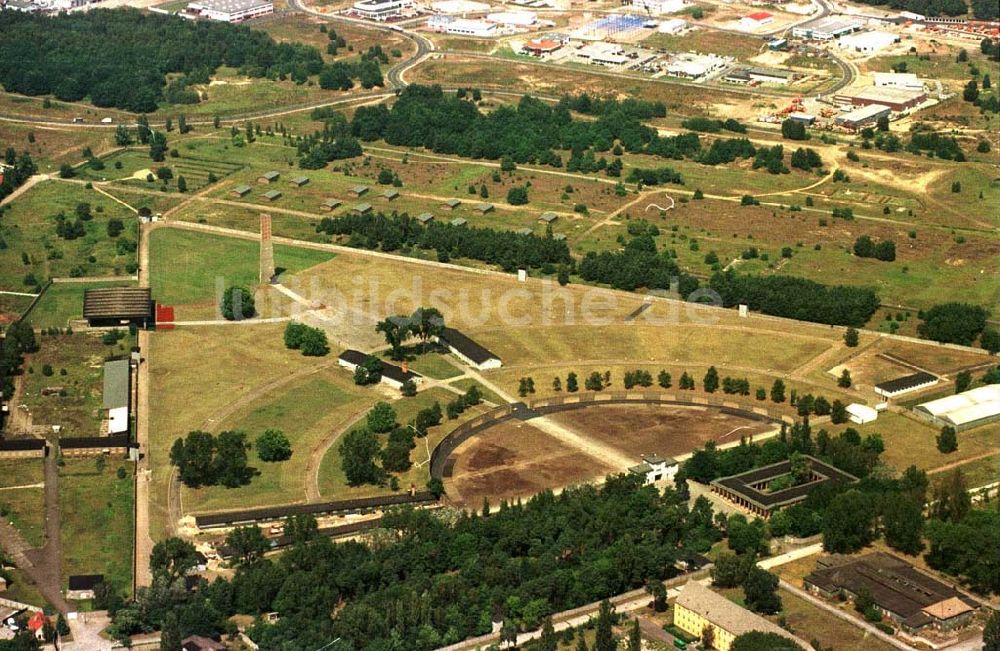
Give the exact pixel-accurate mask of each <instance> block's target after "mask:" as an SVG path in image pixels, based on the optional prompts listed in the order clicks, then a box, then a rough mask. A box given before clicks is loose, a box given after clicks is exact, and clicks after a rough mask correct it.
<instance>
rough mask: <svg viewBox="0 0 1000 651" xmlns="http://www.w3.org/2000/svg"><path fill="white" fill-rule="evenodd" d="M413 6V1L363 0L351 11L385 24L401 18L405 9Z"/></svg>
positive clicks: (356, 3)
mask: <svg viewBox="0 0 1000 651" xmlns="http://www.w3.org/2000/svg"><path fill="white" fill-rule="evenodd" d="M412 6H413V0H361V1H360V2H355V3H354V6H353V7H352V8H351V10H352V11H353V12H354V13H356V14H357V15H359V16H361V17H362V18H367V19H368V20H374V21H378V22H385V21H387V20H390V19H392V18H399V17H400V16H402V15H403V11H404V10H405V9H409V8H410V7H412Z"/></svg>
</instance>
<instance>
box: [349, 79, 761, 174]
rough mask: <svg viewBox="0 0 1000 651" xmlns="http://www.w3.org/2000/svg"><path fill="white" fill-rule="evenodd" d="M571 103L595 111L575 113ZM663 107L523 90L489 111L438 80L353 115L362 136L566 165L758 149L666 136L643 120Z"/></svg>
mask: <svg viewBox="0 0 1000 651" xmlns="http://www.w3.org/2000/svg"><path fill="white" fill-rule="evenodd" d="M571 110H573V111H577V112H580V113H584V114H587V115H595V116H597V119H596V120H580V119H574V118H573V116H572V115H571V113H570V112H571ZM664 114H665V109H663V106H662V104H659V103H656V102H641V101H638V100H625V101H623V102H618V101H615V100H594V99H591V98H589V97H588V96H587V95H580V96H578V97H564V98H563V99H562V100H561V101H560V102H559V103H558V104H557V105H556V106H551V105H549V104H546V103H545V102H543V101H541V100H539V99H536V98H533V97H530V96H528V95H525V96H523V97H522V98H521V100H520V102H518V104H517V106H516V107H512V106H500V107H498V108H496V109H495V110H493V111H491V112H489V113H483V112H481V111H480V110H479V108H478V107H477V106H476V105H475V104H474V103H473V102H471V101H468V100H467V99H464V98H463V97H459V96H458V95H457V94H445V93H444V91H443V90H442V89H441V87H440V86H408V87H407V88H406V89H405V90H403V92H402V93H400V95H399V99H398V100H397V101H396V102H395V103H394V104H393V105H392V107H391V108H390V107H388V106H386V105H384V104H379V105H377V106H362V107H360V108H358V110H357V111H356V112H355V114H354V119H353V120H352V122H351V129H352V132H353V135H354V136H355V137H357V138H360V139H361V140H365V141H372V140H379V139H383V140H385V141H386V142H388V143H389V144H392V145H402V146H406V147H424V148H426V149H429V150H431V151H434V152H437V153H440V154H453V155H457V156H462V157H466V158H485V159H488V160H499V159H501V158H510V159H511V160H512V161H514V162H515V163H532V164H539V165H551V166H553V167H562V166H563V160H562V157H561V156H560V155H559V154H558V153H556V152H557V151H569V152H571V157H572V158H573V159H583V158H584V154H585V153H588V154H592V153H593V152H606V151H612V150H613V151H614V153H615V155H620V154H621V153H622V151H627V152H632V153H640V152H642V153H648V154H652V155H654V156H660V157H662V158H674V159H680V158H689V159H692V160H696V161H697V162H700V163H703V164H705V165H717V164H720V163H727V162H732V161H733V160H736V159H737V158H749V157H752V156H754V154H755V153H756V150H755V149H754V147H753V145H752V144H751V143H750V141H749V140H746V139H718V140H715V141H713V142H712V145H711V146H710V148H708V149H703V148H702V142H701V139H700V137H699V136H698V134H696V133H684V134H680V135H677V136H665V137H661V136H659V135H657V133H656V129H654V128H652V127H649V126H647V125H645V124H643V123H642V121H641V120H642V119H648V118H649V117H658V116H661V115H664Z"/></svg>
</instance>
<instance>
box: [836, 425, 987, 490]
mask: <svg viewBox="0 0 1000 651" xmlns="http://www.w3.org/2000/svg"><path fill="white" fill-rule="evenodd" d="M855 429H857V430H858V431H859V432H861V435H862V436H864V435H866V434H871V433H873V432H878V433H879V434H881V435H882V439H883V441H885V452H883V453H882V460H883V461H885V463H887V464H888V465H890V466H892V467H894V468H895V469H896V470H898V471H900V472H902V471H903V470H905V469H906V468H907V467H909V466H910V465H911V464H913V465H916V466H917V467H918V468H920V469H922V470H933V469H934V468H939V467H941V466H944V465H946V464H951V463H956V462H960V461H963V460H964V459H970V458H972V457H977V456H979V455H982V454H986V453H990V452H996V453H1000V423H992V424H989V425H984V426H982V427H977V428H975V429H971V430H968V431H965V432H959V433H958V450H956V451H955V452H952V453H950V454H942V453H940V452H938V449H937V443H936V437H937V435H938V431H939V430H938V428H936V427H933V426H931V425H927V424H924V423H922V422H920V421H918V420H916V419H915V418H908V417H906V416H903V415H900V414H894V413H892V412H883V413H881V414H879V417H878V420H876V421H875V422H874V423H869V424H867V425H862V426H855ZM994 481H996V480H994Z"/></svg>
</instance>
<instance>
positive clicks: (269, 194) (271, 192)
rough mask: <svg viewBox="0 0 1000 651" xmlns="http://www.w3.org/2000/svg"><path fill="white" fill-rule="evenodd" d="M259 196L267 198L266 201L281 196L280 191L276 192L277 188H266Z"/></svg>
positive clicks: (275, 199) (274, 199)
mask: <svg viewBox="0 0 1000 651" xmlns="http://www.w3.org/2000/svg"><path fill="white" fill-rule="evenodd" d="M261 196H262V197H264V198H265V199H267V200H268V201H277V200H278V199H280V198H281V193H280V192H278V191H277V190H268V191H267V192H265V193H264V194H262V195H261Z"/></svg>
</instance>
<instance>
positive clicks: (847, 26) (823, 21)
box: [792, 16, 862, 41]
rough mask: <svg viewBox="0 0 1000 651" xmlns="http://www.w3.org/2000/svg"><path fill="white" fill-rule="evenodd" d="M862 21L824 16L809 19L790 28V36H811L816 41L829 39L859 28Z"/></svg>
mask: <svg viewBox="0 0 1000 651" xmlns="http://www.w3.org/2000/svg"><path fill="white" fill-rule="evenodd" d="M861 27H862V23H861V22H860V21H857V20H853V19H850V18H838V17H836V16H826V17H824V18H818V19H816V20H811V21H809V22H808V23H806V24H804V25H799V26H798V27H793V28H792V36H794V37H796V38H811V39H815V40H817V41H829V40H831V39H835V38H840V37H841V36H844V35H845V34H850V33H851V32H856V31H858V30H859V29H861Z"/></svg>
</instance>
